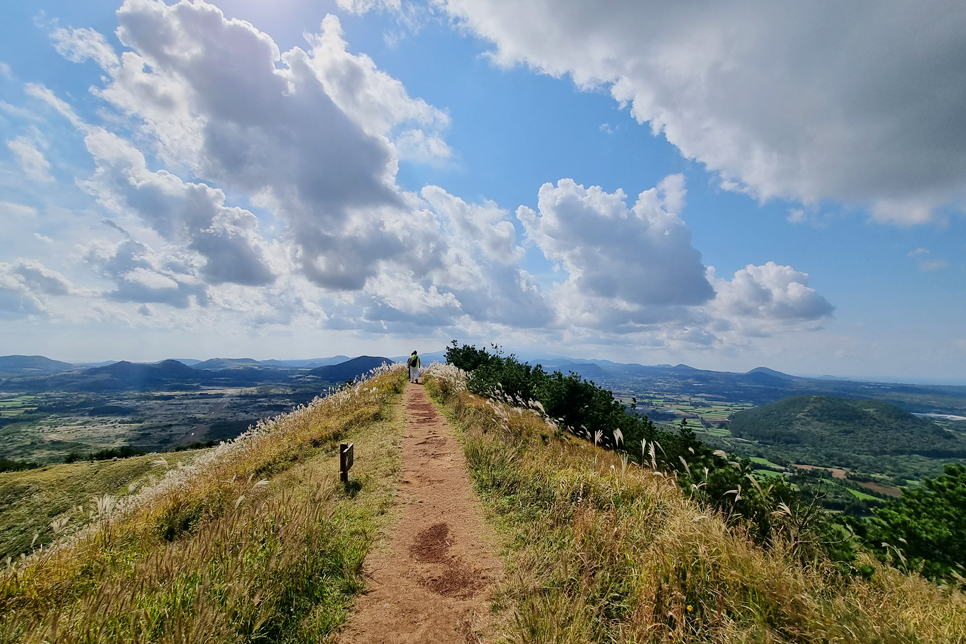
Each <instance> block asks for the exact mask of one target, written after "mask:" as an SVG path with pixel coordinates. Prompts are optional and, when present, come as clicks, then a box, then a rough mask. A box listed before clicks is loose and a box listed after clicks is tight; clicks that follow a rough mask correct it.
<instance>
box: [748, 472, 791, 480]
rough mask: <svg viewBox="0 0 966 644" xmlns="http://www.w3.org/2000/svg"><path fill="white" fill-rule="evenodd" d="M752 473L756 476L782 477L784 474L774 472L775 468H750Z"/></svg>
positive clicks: (765, 477)
mask: <svg viewBox="0 0 966 644" xmlns="http://www.w3.org/2000/svg"><path fill="white" fill-rule="evenodd" d="M752 472H753V473H754V475H755V476H756V477H758V478H764V479H767V478H784V476H785V474H784V473H783V472H776V471H775V470H752Z"/></svg>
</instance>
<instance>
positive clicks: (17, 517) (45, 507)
mask: <svg viewBox="0 0 966 644" xmlns="http://www.w3.org/2000/svg"><path fill="white" fill-rule="evenodd" d="M197 454H198V452H192V451H186V452H179V453H177V454H164V455H163V457H164V458H167V459H169V460H170V462H166V461H163V460H161V461H160V462H159V459H161V458H162V456H159V455H157V454H155V455H150V456H136V457H133V458H124V459H120V460H116V461H94V462H93V463H89V462H87V461H83V462H79V463H71V464H69V465H48V466H47V467H43V468H40V469H35V470H26V471H23V472H6V473H3V474H0V561H3V560H5V559H6V558H7V557H19V556H20V554H21V553H26V552H30V551H31V550H32V549H33V548H35V547H38V546H42V545H47V544H49V543H51V542H52V541H54V539H55V538H56V537H57V536H58V535H60V536H66V535H68V534H72V533H74V532H76V531H77V530H79V529H80V528H82V527H83V526H85V525H87V524H88V523H89V522H90V521H91V520H93V518H94V517H93V513H95V512H96V509H97V503H96V499H97V498H101V497H104V496H105V495H107V496H111V497H113V498H115V499H119V498H121V497H124V496H127V495H129V494H131V493H133V492H136V491H137V490H139V489H140V488H141V487H143V486H144V485H151V484H153V483H156V482H157V479H158V478H160V477H161V476H163V474H164V470H165V469H166V466H167V465H170V466H174V467H178V466H184V465H189V464H190V463H191V462H192V461H193V460H194V458H195V456H196V455H197ZM54 528H56V530H55V529H54ZM35 535H36V537H35Z"/></svg>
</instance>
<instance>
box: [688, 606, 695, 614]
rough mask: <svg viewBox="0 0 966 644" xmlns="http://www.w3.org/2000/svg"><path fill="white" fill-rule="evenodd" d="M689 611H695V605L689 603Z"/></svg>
mask: <svg viewBox="0 0 966 644" xmlns="http://www.w3.org/2000/svg"><path fill="white" fill-rule="evenodd" d="M688 612H689V613H693V612H694V606H692V605H691V604H688Z"/></svg>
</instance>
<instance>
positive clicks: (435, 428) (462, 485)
mask: <svg viewBox="0 0 966 644" xmlns="http://www.w3.org/2000/svg"><path fill="white" fill-rule="evenodd" d="M405 406H406V437H405V439H404V441H403V457H402V474H401V479H400V490H399V494H398V495H397V498H396V504H397V507H398V508H399V510H400V512H401V518H400V520H399V522H398V523H397V524H396V525H395V526H394V527H393V528H392V529H391V530H392V532H391V534H389V535H387V545H386V547H385V548H383V549H381V550H378V551H373V552H372V553H371V554H370V555H369V557H368V558H367V559H366V564H365V574H366V577H367V585H368V587H369V590H368V592H367V593H366V594H365V595H364V596H362V597H361V598H359V600H358V601H357V602H356V607H355V612H354V614H353V615H352V617H351V618H350V620H349V624H348V626H347V627H346V629H345V631H343V633H342V634H341V637H340V638H339V642H340V643H341V644H357V643H360V644H361V643H377V642H379V643H382V642H386V643H389V642H392V643H393V644H409V643H413V644H415V643H420V644H423V643H426V644H430V643H435V642H439V643H444V642H445V643H447V644H450V643H453V642H474V643H475V642H479V641H485V640H486V639H487V638H486V637H483V639H482V640H481V639H480V635H479V634H480V633H485V632H486V631H487V626H488V625H489V624H490V623H491V616H490V611H489V602H488V600H487V597H488V594H489V593H488V591H489V589H490V587H491V586H492V584H493V583H494V582H495V580H496V579H497V578H498V577H499V575H500V574H501V573H502V568H501V566H500V562H499V560H498V559H497V558H496V556H495V555H494V554H493V544H494V543H495V541H494V538H493V536H492V534H491V533H490V531H489V530H488V528H487V527H486V525H485V523H484V521H483V513H482V510H481V508H480V505H479V501H478V499H477V498H476V496H475V494H474V493H473V490H472V489H471V487H470V480H469V475H468V474H467V470H466V462H465V460H464V458H463V453H462V450H461V449H460V446H459V444H458V443H457V442H456V439H455V438H454V436H453V430H452V428H451V427H450V426H449V424H448V423H447V422H446V420H445V419H444V418H443V416H442V415H440V413H439V412H438V411H437V410H436V408H435V406H433V404H432V403H431V402H430V401H429V399H428V398H427V397H426V394H425V392H424V391H423V388H422V386H421V385H412V384H411V385H409V386H408V387H407V389H406V392H405Z"/></svg>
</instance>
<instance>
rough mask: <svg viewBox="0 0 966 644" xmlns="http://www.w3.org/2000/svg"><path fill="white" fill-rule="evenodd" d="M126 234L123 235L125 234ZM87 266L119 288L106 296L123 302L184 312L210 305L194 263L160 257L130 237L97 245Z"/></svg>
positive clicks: (168, 255)
mask: <svg viewBox="0 0 966 644" xmlns="http://www.w3.org/2000/svg"><path fill="white" fill-rule="evenodd" d="M122 232H123V231H122ZM85 259H86V261H87V263H88V264H89V265H90V266H91V267H93V268H94V269H95V270H96V271H97V272H98V273H100V274H101V275H103V276H104V277H106V278H108V279H110V280H111V281H113V282H114V283H115V284H116V288H115V289H114V290H113V291H110V292H108V293H107V294H106V296H107V297H108V298H109V299H112V300H117V301H119V302H136V303H141V304H144V303H157V304H167V305H169V306H173V307H175V308H179V309H184V308H187V307H189V306H191V304H192V303H195V304H197V305H199V306H206V305H207V304H208V302H209V296H208V291H207V288H206V286H205V284H204V283H203V282H202V281H201V280H199V279H198V278H197V277H196V276H195V275H194V273H195V270H194V267H193V266H191V264H190V261H185V260H184V259H183V258H178V257H177V256H176V254H174V253H169V254H164V253H159V252H156V251H154V250H152V249H151V248H150V247H148V246H147V245H146V244H143V243H141V242H139V241H136V240H135V239H133V238H131V237H130V236H128V238H127V239H126V240H125V241H122V242H121V243H120V244H117V245H110V244H108V243H104V242H101V243H97V244H95V245H94V246H93V247H92V248H90V249H88V251H87V254H86V257H85Z"/></svg>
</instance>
